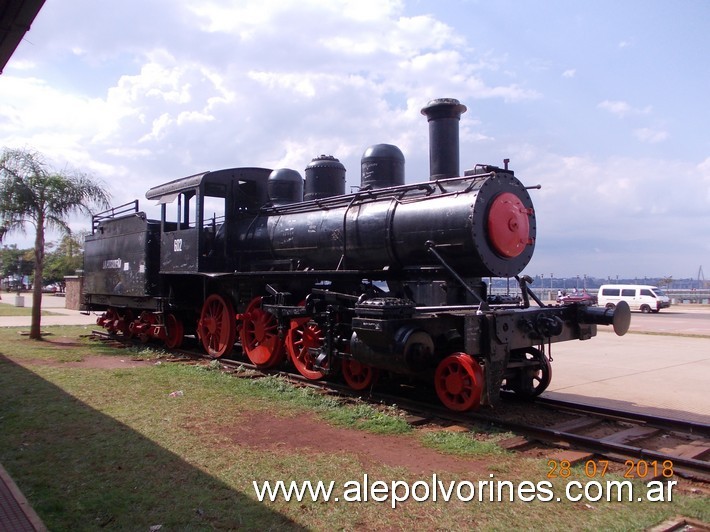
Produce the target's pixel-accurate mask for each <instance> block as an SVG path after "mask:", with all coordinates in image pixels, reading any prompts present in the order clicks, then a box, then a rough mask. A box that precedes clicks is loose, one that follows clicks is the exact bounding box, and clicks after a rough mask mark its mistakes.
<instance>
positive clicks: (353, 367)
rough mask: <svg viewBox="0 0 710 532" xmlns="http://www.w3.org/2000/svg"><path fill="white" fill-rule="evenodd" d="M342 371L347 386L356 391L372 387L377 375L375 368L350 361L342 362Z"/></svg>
mask: <svg viewBox="0 0 710 532" xmlns="http://www.w3.org/2000/svg"><path fill="white" fill-rule="evenodd" d="M342 371H343V378H344V379H345V382H347V383H348V386H350V387H351V388H352V389H353V390H358V391H360V390H365V389H366V388H369V387H370V386H372V384H373V383H374V382H375V379H376V378H377V375H378V372H377V370H376V369H375V368H373V367H371V366H368V365H366V364H362V363H360V362H358V361H357V360H352V359H345V360H343V363H342Z"/></svg>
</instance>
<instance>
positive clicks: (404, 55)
mask: <svg viewBox="0 0 710 532" xmlns="http://www.w3.org/2000/svg"><path fill="white" fill-rule="evenodd" d="M708 20H710V2H707V1H705V0H685V1H683V2H671V1H660V0H626V1H624V2H618V0H598V1H595V2H583V1H575V0H545V1H544V2H530V1H527V0H496V1H495V2H491V1H489V0H258V1H252V0H232V1H229V0H122V1H121V2H114V1H110V0H46V3H45V5H44V7H43V8H42V10H41V11H40V12H39V14H38V16H37V18H36V19H35V21H34V24H33V25H32V28H31V30H30V31H29V32H28V33H27V34H26V36H25V39H24V40H23V42H22V43H21V44H20V46H19V47H18V48H17V50H16V51H15V53H14V55H13V57H12V58H11V59H10V61H9V62H8V64H7V66H6V67H5V69H4V71H3V73H2V75H0V148H26V149H32V150H36V151H38V152H40V153H42V154H43V155H44V156H45V157H46V158H47V160H48V161H49V162H50V163H51V165H52V166H53V167H54V168H56V169H61V170H77V171H81V172H86V173H88V174H90V175H91V176H93V177H94V178H95V179H97V180H99V181H101V182H103V183H105V184H106V186H107V188H108V190H109V192H110V193H111V195H112V203H113V204H114V205H118V204H121V203H125V202H128V201H132V200H133V199H136V198H138V199H140V200H141V208H143V209H144V210H146V211H147V212H148V213H149V215H151V216H157V210H156V208H155V207H154V206H153V205H152V202H149V201H148V200H146V199H145V192H146V190H147V189H148V188H150V187H152V186H155V185H158V184H161V183H164V182H167V181H171V180H173V179H177V178H180V177H184V176H188V175H192V174H196V173H198V172H202V171H206V170H217V169H220V168H231V167H239V166H260V167H267V168H281V167H288V168H293V169H296V170H298V171H299V172H301V174H302V175H303V170H304V169H305V167H306V165H307V164H308V163H309V162H310V160H311V159H312V158H313V157H315V156H318V155H320V154H329V155H333V156H335V157H337V158H338V159H340V161H341V162H343V164H344V165H345V167H346V169H347V174H346V175H347V184H348V187H351V186H357V185H358V184H359V181H360V175H359V174H360V171H359V170H360V158H361V156H362V154H363V152H364V151H365V149H366V148H367V147H368V146H370V145H372V144H377V143H388V144H395V145H397V146H399V147H400V149H401V150H402V152H403V153H404V156H405V159H406V166H405V174H406V181H407V182H408V183H415V182H419V181H426V180H428V176H429V155H428V128H427V123H426V119H425V118H424V117H423V116H422V115H421V114H420V109H421V108H422V107H424V106H425V105H426V103H427V102H428V101H429V100H431V99H434V98H442V97H446V98H456V99H458V100H459V101H461V102H462V103H463V104H465V105H466V106H467V108H468V111H467V112H466V113H465V114H464V115H463V116H462V118H461V123H460V138H461V156H460V159H461V171H462V172H463V170H464V169H466V168H473V167H474V166H475V165H476V164H494V165H498V166H502V165H503V159H510V168H511V169H512V170H514V171H515V174H516V176H517V177H518V178H519V179H520V180H521V181H522V182H523V183H524V184H525V185H527V186H533V185H537V184H540V185H541V186H542V188H541V189H540V190H531V191H530V193H531V196H532V199H533V203H534V206H535V212H536V217H537V241H536V248H535V254H534V256H533V259H532V260H531V262H530V264H529V265H528V267H527V268H526V270H525V272H524V273H527V274H528V275H531V276H533V277H535V276H538V275H541V274H542V275H544V276H545V277H549V276H550V275H554V277H558V278H560V277H574V276H576V275H580V276H582V275H587V276H592V277H601V278H607V277H611V278H614V277H615V276H619V277H621V278H625V277H643V276H648V277H660V276H673V277H674V278H676V279H680V278H695V277H697V275H698V270H699V268H700V267H701V266H703V267H704V268H705V270H707V271H708V272H709V274H710V128H709V127H708V124H710V105H709V104H708V95H710V68H708V67H709V66H710V64H709V63H710V59H708V50H710V32H708V31H707V21H708ZM348 190H349V188H348ZM72 227H73V229H74V230H86V229H88V228H89V227H90V221H89V220H88V219H83V218H77V219H76V220H73V221H72ZM12 243H16V244H18V246H19V247H31V245H32V239H31V237H30V236H29V233H28V234H27V235H25V236H23V235H22V234H21V233H11V234H9V235H7V236H6V237H5V241H4V244H12ZM709 277H710V275H709Z"/></svg>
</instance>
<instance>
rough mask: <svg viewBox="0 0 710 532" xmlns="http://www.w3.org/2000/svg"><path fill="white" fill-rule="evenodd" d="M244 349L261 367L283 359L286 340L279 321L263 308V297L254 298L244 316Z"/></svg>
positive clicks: (242, 338) (253, 361) (267, 366)
mask: <svg viewBox="0 0 710 532" xmlns="http://www.w3.org/2000/svg"><path fill="white" fill-rule="evenodd" d="M239 338H240V340H241V342H242V349H244V352H245V353H246V355H247V357H248V358H249V360H250V361H251V362H252V363H253V364H255V365H256V366H259V367H260V368H270V367H273V366H275V365H277V364H279V363H280V362H282V361H283V359H284V357H285V351H284V342H283V339H281V338H280V337H279V334H278V322H277V321H276V318H275V317H274V316H273V315H272V314H271V313H269V312H266V311H265V310H263V309H262V308H261V297H256V298H254V299H252V301H251V303H249V305H248V306H247V308H246V311H245V312H244V314H243V316H242V327H241V330H240V332H239Z"/></svg>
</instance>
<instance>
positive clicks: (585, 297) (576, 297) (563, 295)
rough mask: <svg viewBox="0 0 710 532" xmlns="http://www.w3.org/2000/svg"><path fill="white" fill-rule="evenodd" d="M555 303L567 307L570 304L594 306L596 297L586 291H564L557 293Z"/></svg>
mask: <svg viewBox="0 0 710 532" xmlns="http://www.w3.org/2000/svg"><path fill="white" fill-rule="evenodd" d="M557 302H558V303H560V304H562V305H567V304H570V303H582V304H584V305H596V304H597V296H596V295H594V294H590V293H589V292H587V291H586V290H582V291H581V292H571V293H569V294H568V293H567V291H566V290H563V291H562V292H558V293H557Z"/></svg>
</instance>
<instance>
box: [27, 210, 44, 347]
mask: <svg viewBox="0 0 710 532" xmlns="http://www.w3.org/2000/svg"><path fill="white" fill-rule="evenodd" d="M43 273H44V218H43V217H41V216H40V217H38V219H37V234H36V235H35V275H34V282H33V283H32V323H31V325H30V338H31V339H33V340H41V339H42V332H41V326H42V324H41V320H42V275H43Z"/></svg>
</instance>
